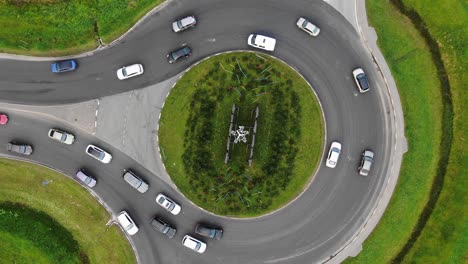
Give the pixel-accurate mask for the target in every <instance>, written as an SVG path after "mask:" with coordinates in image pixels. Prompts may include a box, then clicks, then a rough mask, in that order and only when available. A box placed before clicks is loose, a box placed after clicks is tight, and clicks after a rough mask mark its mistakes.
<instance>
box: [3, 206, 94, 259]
mask: <svg viewBox="0 0 468 264" xmlns="http://www.w3.org/2000/svg"><path fill="white" fill-rule="evenodd" d="M0 234H2V236H5V235H6V236H8V235H10V238H9V240H8V242H7V241H4V242H5V243H4V244H2V249H0V250H2V251H3V250H5V252H4V253H6V252H15V254H5V255H3V254H2V255H1V256H2V261H4V262H7V263H15V262H17V261H18V259H17V257H18V256H19V259H20V260H22V261H26V260H27V259H35V258H37V259H39V260H42V259H45V260H47V261H41V262H50V263H89V261H88V259H87V257H86V254H80V247H79V244H78V242H77V241H76V240H75V239H74V238H73V236H72V234H71V233H70V232H69V231H68V230H66V229H65V228H64V227H63V226H61V225H60V224H59V223H58V222H57V221H55V220H54V219H53V218H51V217H50V216H49V215H47V214H46V213H44V212H41V211H37V210H34V209H31V208H29V207H27V206H24V205H22V204H17V203H11V202H3V203H0ZM80 256H82V257H83V259H82V260H80ZM6 257H8V258H6Z"/></svg>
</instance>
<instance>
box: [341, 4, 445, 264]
mask: <svg viewBox="0 0 468 264" xmlns="http://www.w3.org/2000/svg"><path fill="white" fill-rule="evenodd" d="M366 6H367V11H368V12H367V13H368V15H369V20H370V24H371V25H372V26H374V27H375V29H376V31H377V34H378V37H379V39H378V45H379V47H380V49H381V51H382V53H383V54H384V55H385V58H386V60H387V63H388V64H389V67H390V69H391V71H392V74H393V77H394V79H395V81H396V83H397V86H398V89H399V93H400V97H401V103H402V106H403V112H404V117H405V135H406V137H407V139H408V148H409V149H408V153H406V154H405V155H404V157H403V164H402V168H401V172H400V176H399V180H398V183H397V186H396V189H395V192H394V193H393V196H392V199H391V201H390V204H389V206H388V208H387V209H386V211H385V213H384V215H383V217H382V219H381V220H380V222H379V224H378V225H377V227H376V228H375V230H374V231H373V233H372V234H371V235H370V236H369V238H368V239H367V240H366V241H365V242H364V244H363V251H362V252H361V253H360V254H359V255H358V256H357V257H356V258H352V259H349V260H347V262H348V263H389V262H390V261H391V260H392V259H393V258H394V257H395V256H396V255H397V254H398V252H399V251H400V250H401V248H402V247H403V246H404V245H405V243H406V241H407V240H408V238H409V237H410V235H411V232H412V230H413V228H414V226H415V224H416V223H417V221H418V219H419V215H420V213H421V211H422V210H423V208H424V206H425V205H426V203H427V201H428V198H429V192H430V190H431V186H432V182H433V179H434V177H435V175H436V171H437V166H438V162H439V148H440V142H441V139H440V138H441V127H440V123H441V114H440V113H441V111H442V101H441V100H440V87H439V81H438V79H437V74H436V69H435V66H434V64H433V62H432V58H431V54H430V53H429V49H428V47H427V46H426V45H425V42H424V40H423V39H422V38H421V36H420V35H419V33H418V32H417V31H416V30H415V28H414V27H413V26H412V24H411V22H410V21H409V20H408V19H406V18H405V17H403V16H402V15H401V14H400V13H399V12H398V11H397V10H396V9H395V8H394V7H393V6H392V5H391V4H390V3H388V2H386V1H378V0H371V1H367V2H366Z"/></svg>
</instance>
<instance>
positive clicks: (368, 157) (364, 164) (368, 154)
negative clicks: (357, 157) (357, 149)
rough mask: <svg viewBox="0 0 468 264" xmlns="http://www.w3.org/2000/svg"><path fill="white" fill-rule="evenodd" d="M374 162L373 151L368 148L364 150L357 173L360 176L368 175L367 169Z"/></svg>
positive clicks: (368, 169)
mask: <svg viewBox="0 0 468 264" xmlns="http://www.w3.org/2000/svg"><path fill="white" fill-rule="evenodd" d="M372 163H374V152H372V151H370V150H364V152H363V153H362V158H361V164H360V165H359V168H358V170H359V174H361V175H362V176H367V175H369V171H370V169H371V167H372Z"/></svg>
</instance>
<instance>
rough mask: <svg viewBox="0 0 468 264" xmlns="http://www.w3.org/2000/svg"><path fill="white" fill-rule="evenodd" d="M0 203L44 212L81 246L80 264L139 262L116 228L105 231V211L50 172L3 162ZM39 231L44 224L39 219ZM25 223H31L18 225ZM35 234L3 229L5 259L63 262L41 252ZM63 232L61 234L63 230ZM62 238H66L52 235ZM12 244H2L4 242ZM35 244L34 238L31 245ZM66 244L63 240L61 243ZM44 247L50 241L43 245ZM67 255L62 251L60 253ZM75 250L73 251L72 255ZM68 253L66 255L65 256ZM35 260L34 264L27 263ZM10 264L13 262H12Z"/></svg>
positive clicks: (82, 191) (0, 162)
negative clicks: (82, 262)
mask: <svg viewBox="0 0 468 264" xmlns="http://www.w3.org/2000/svg"><path fill="white" fill-rule="evenodd" d="M0 181H1V184H0V203H2V202H12V203H20V204H23V205H25V206H27V207H30V208H32V209H34V210H38V211H42V212H44V213H46V214H48V215H49V216H50V217H51V218H53V219H54V220H55V221H57V223H58V224H59V225H61V226H63V227H64V228H65V229H66V230H68V232H70V233H71V235H72V236H73V238H74V239H75V240H76V241H77V242H78V245H79V253H80V255H81V254H82V255H83V256H80V260H81V261H82V260H84V259H88V260H89V263H125V264H126V263H136V259H135V256H134V254H133V251H132V248H131V247H130V244H129V243H128V242H127V240H126V239H125V236H124V235H123V234H122V232H121V231H120V229H119V228H118V227H116V226H111V227H107V226H106V223H107V221H108V220H109V219H110V216H109V214H108V213H107V211H106V210H105V209H104V208H103V207H102V206H101V205H100V204H99V203H98V202H97V201H96V199H95V198H94V197H93V196H92V195H91V194H89V193H88V192H87V191H86V190H85V189H84V188H83V187H81V186H80V185H79V184H77V183H76V182H74V181H73V180H71V179H69V178H67V177H65V176H63V175H61V174H58V173H56V172H53V171H51V170H49V169H46V168H43V167H39V166H36V165H32V164H29V163H25V162H18V161H11V160H7V159H0ZM35 222H36V223H35V224H37V225H38V228H42V227H40V224H41V221H35ZM19 223H21V224H27V223H28V222H27V221H21V222H18V224H19ZM36 231H37V233H36V234H34V233H31V234H29V235H30V236H27V235H28V234H23V235H24V236H19V235H18V234H16V235H15V234H12V233H5V232H4V230H0V232H1V233H2V235H0V244H1V245H2V246H1V247H0V248H1V249H0V253H1V256H2V258H3V259H2V260H4V258H8V257H10V258H11V259H12V260H16V263H63V262H60V261H58V262H57V261H56V259H54V258H51V257H50V256H49V255H48V254H45V253H50V252H45V251H44V250H40V248H38V247H37V245H35V244H34V243H38V241H37V239H35V238H34V237H35V236H37V235H38V234H39V232H40V230H36ZM60 233H62V232H61V231H60ZM54 235H58V236H59V237H60V236H61V237H62V240H63V235H64V234H54ZM5 240H6V241H8V243H2V241H5ZM31 240H36V241H33V242H31ZM62 242H63V243H65V241H62ZM41 243H44V244H43V246H45V247H47V246H49V247H50V248H51V249H53V247H52V245H47V241H42V242H41ZM62 253H63V252H62ZM75 253H76V252H69V254H71V255H73V254H75ZM63 254H65V255H66V253H63ZM31 259H33V261H29V260H31ZM6 263H15V262H13V261H11V262H9V261H7V262H6Z"/></svg>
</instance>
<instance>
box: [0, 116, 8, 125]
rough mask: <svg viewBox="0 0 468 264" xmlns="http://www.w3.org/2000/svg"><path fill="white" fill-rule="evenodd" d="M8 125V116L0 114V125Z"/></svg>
mask: <svg viewBox="0 0 468 264" xmlns="http://www.w3.org/2000/svg"><path fill="white" fill-rule="evenodd" d="M6 123H8V116H7V115H5V114H0V125H5V124H6Z"/></svg>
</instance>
